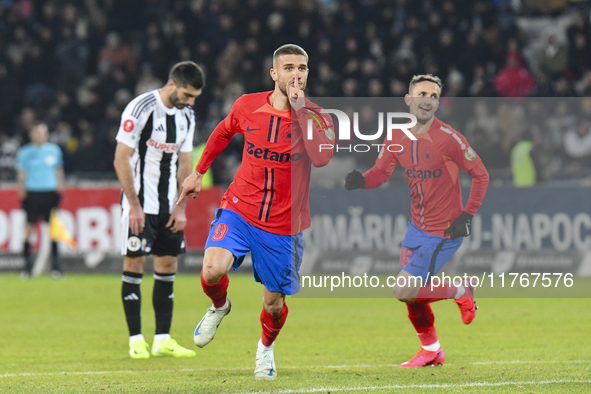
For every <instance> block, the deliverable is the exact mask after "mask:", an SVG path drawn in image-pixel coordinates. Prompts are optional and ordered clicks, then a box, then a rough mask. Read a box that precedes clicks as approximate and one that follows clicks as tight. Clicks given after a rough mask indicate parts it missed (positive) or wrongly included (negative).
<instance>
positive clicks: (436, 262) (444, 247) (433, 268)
mask: <svg viewBox="0 0 591 394" xmlns="http://www.w3.org/2000/svg"><path fill="white" fill-rule="evenodd" d="M463 240H464V238H463V237H461V238H457V239H454V240H451V239H449V238H443V237H438V236H437V235H431V234H427V233H426V232H424V231H423V230H421V229H420V228H418V227H417V226H416V225H415V224H414V223H413V222H412V221H410V222H409V225H408V230H406V235H405V236H404V241H402V250H401V251H400V269H401V270H403V271H406V272H408V273H409V274H411V275H412V276H418V277H420V278H422V280H423V282H422V283H424V284H427V283H429V281H430V280H431V278H432V277H433V276H434V275H437V273H438V272H439V271H441V269H442V268H443V266H444V265H445V263H447V261H448V260H449V259H450V258H451V256H453V254H454V253H455V252H456V251H457V250H458V249H459V248H460V246H461V245H462V241H463Z"/></svg>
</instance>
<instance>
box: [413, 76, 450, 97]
mask: <svg viewBox="0 0 591 394" xmlns="http://www.w3.org/2000/svg"><path fill="white" fill-rule="evenodd" d="M423 81H429V82H433V83H434V84H436V85H437V86H439V94H441V91H442V90H443V82H441V79H440V78H439V77H436V76H435V75H433V74H420V75H414V76H413V77H412V79H411V81H410V85H409V86H408V93H409V94H412V88H414V87H415V85H416V84H417V83H419V82H423Z"/></svg>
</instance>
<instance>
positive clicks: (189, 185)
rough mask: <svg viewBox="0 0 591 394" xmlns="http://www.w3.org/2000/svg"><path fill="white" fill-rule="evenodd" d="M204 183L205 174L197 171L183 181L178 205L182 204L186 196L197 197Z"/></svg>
mask: <svg viewBox="0 0 591 394" xmlns="http://www.w3.org/2000/svg"><path fill="white" fill-rule="evenodd" d="M202 183H203V174H200V173H199V172H197V171H195V172H193V173H192V174H191V175H189V176H188V177H187V178H185V180H184V181H183V183H182V185H181V192H180V195H179V199H178V201H177V202H176V205H180V204H181V203H182V202H183V200H184V199H185V197H187V196H191V197H193V199H195V197H197V195H198V194H199V192H200V191H201V184H202Z"/></svg>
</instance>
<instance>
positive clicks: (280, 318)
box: [261, 303, 289, 346]
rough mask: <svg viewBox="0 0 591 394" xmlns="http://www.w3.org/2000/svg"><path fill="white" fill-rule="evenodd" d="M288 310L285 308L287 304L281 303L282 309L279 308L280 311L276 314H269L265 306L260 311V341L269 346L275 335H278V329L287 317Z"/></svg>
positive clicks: (279, 329)
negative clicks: (261, 332) (261, 330)
mask: <svg viewBox="0 0 591 394" xmlns="http://www.w3.org/2000/svg"><path fill="white" fill-rule="evenodd" d="M288 312H289V310H288V309H287V304H285V303H284V304H283V309H281V313H279V314H278V315H277V316H273V315H271V314H270V313H269V312H267V310H266V309H265V308H263V311H262V312H261V326H262V327H263V335H262V336H261V341H262V342H263V345H265V346H271V345H272V344H273V342H274V341H275V339H276V338H277V335H279V331H281V327H283V325H284V324H285V320H286V319H287V313H288Z"/></svg>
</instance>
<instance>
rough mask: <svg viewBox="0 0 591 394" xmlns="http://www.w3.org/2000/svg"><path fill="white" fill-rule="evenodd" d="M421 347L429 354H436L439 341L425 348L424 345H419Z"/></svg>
mask: <svg viewBox="0 0 591 394" xmlns="http://www.w3.org/2000/svg"><path fill="white" fill-rule="evenodd" d="M421 347H422V348H423V349H425V350H427V351H429V352H436V351H438V350H439V348H440V347H441V345H440V344H439V341H436V342H435V343H434V344H432V345H429V346H425V345H421Z"/></svg>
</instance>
